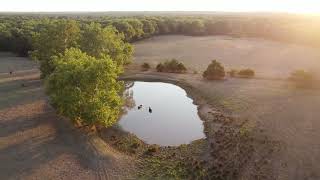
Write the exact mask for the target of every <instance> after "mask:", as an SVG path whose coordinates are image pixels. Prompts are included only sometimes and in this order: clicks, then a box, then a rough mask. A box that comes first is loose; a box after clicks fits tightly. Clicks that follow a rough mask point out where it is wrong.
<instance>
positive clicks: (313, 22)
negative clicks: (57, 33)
mask: <svg viewBox="0 0 320 180" xmlns="http://www.w3.org/2000/svg"><path fill="white" fill-rule="evenodd" d="M59 20H74V21H76V22H77V23H78V25H79V28H80V29H82V28H83V27H85V26H86V25H88V24H90V23H91V22H96V23H99V24H100V25H101V26H102V27H107V26H113V27H114V28H115V29H116V30H117V32H118V33H122V34H123V36H124V40H125V41H126V42H134V41H138V40H141V39H144V38H148V37H151V36H155V35H167V34H181V35H191V36H204V35H228V36H236V37H258V38H265V39H272V40H278V41H285V42H292V43H298V44H307V45H312V46H318V45H320V34H319V33H318V32H319V30H320V19H319V18H312V17H296V16H292V17H291V16H288V17H287V16H284V17H282V16H270V17H269V16H261V17H259V16H258V17H256V16H253V17H247V16H239V17H235V16H227V15H225V16H214V15H208V16H186V15H185V16H118V17H112V16H92V17H91V16H70V17H69V16H0V51H12V52H14V53H16V54H18V55H20V56H28V55H29V54H28V52H29V51H31V50H33V48H34V47H33V46H32V36H33V35H34V34H35V33H38V32H40V31H41V30H42V29H43V28H44V27H45V26H46V24H48V23H49V22H51V21H59Z"/></svg>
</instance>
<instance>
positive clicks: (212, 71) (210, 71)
mask: <svg viewBox="0 0 320 180" xmlns="http://www.w3.org/2000/svg"><path fill="white" fill-rule="evenodd" d="M228 74H229V75H230V77H241V78H252V77H254V76H255V72H254V70H253V69H250V68H246V69H241V70H239V71H238V70H235V69H231V70H230V71H229V72H228ZM202 76H203V78H205V79H207V80H219V79H223V78H224V77H225V76H226V71H225V68H224V67H223V65H222V64H221V63H220V62H218V61H217V60H213V61H211V63H210V64H209V65H208V67H207V69H206V70H205V71H204V72H203V74H202Z"/></svg>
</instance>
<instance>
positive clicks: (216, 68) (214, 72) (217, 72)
mask: <svg viewBox="0 0 320 180" xmlns="http://www.w3.org/2000/svg"><path fill="white" fill-rule="evenodd" d="M202 76H203V78H205V79H208V80H218V79H223V78H224V76H225V71H224V67H223V66H222V65H221V63H219V62H218V61H217V60H213V61H211V63H210V64H209V65H208V67H207V69H206V70H205V71H204V72H203V74H202Z"/></svg>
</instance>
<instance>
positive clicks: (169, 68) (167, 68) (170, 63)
mask: <svg viewBox="0 0 320 180" xmlns="http://www.w3.org/2000/svg"><path fill="white" fill-rule="evenodd" d="M156 69H157V71H158V72H170V73H185V72H186V71H187V68H186V67H185V66H184V64H183V63H181V62H179V61H178V60H176V59H171V60H167V61H165V62H164V63H159V64H158V65H157V67H156Z"/></svg>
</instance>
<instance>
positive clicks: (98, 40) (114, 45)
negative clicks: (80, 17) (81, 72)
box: [80, 23, 133, 66]
mask: <svg viewBox="0 0 320 180" xmlns="http://www.w3.org/2000/svg"><path fill="white" fill-rule="evenodd" d="M123 39H124V37H123V35H122V34H119V33H118V32H117V30H116V29H115V28H114V27H112V26H107V27H105V28H102V27H101V25H100V24H99V23H91V24H89V25H86V26H85V27H84V29H83V33H82V36H81V41H80V48H81V50H82V51H83V52H86V53H87V54H88V55H90V56H93V57H96V58H101V57H104V56H110V58H111V59H113V60H114V61H115V62H116V64H117V65H119V66H122V65H124V64H127V63H129V62H130V60H131V57H132V53H133V48H132V46H131V45H130V44H129V43H126V42H124V41H123Z"/></svg>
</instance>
